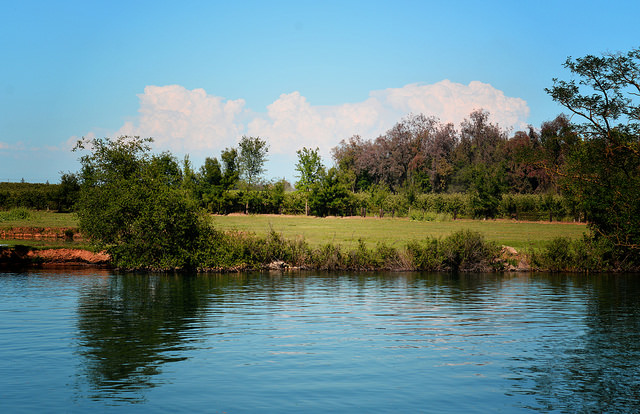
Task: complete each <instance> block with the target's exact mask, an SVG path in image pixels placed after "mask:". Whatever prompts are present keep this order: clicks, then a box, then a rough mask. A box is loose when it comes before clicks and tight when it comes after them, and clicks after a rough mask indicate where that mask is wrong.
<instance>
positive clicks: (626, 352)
mask: <svg viewBox="0 0 640 414" xmlns="http://www.w3.org/2000/svg"><path fill="white" fill-rule="evenodd" d="M538 277H539V278H543V276H538ZM544 280H547V281H548V282H549V286H551V287H552V288H553V290H554V291H555V294H559V295H558V297H564V298H566V297H567V295H571V296H575V293H572V292H579V293H580V296H581V298H584V301H585V302H584V304H585V306H584V313H583V314H582V315H581V319H582V322H583V327H584V329H583V331H582V332H580V333H579V335H576V336H575V337H565V338H564V339H563V340H562V341H560V340H558V339H555V340H552V341H546V342H545V343H540V344H539V346H540V347H541V350H540V352H539V353H540V354H541V357H540V358H539V359H538V360H536V361H532V364H531V365H530V366H529V365H524V366H522V367H520V368H519V371H520V373H521V374H522V375H523V376H524V377H526V378H528V379H530V380H531V382H532V387H531V388H532V389H531V390H527V391H526V392H527V393H530V394H535V396H536V398H535V400H536V404H534V405H530V406H528V408H530V409H534V410H537V411H541V412H548V411H551V410H561V411H565V412H608V413H611V412H624V413H627V412H640V306H639V303H638V294H639V293H640V276H639V275H595V276H590V277H587V276H581V277H575V276H572V277H569V276H566V275H565V276H545V277H544ZM545 354H546V355H545Z"/></svg>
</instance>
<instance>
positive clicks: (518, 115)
mask: <svg viewBox="0 0 640 414" xmlns="http://www.w3.org/2000/svg"><path fill="white" fill-rule="evenodd" d="M139 98H140V109H139V117H138V119H137V121H135V122H128V123H126V124H125V125H124V126H123V127H122V128H121V129H120V130H119V131H118V133H117V134H118V135H140V136H145V137H146V136H151V137H153V138H154V140H155V142H156V147H157V148H159V149H170V150H173V151H177V152H183V153H193V152H197V151H201V150H209V151H207V152H216V151H219V150H221V149H223V148H225V147H227V146H232V145H235V144H236V143H237V142H238V139H239V137H240V136H241V135H243V134H248V135H252V136H260V137H263V138H265V139H266V140H267V141H268V142H269V144H270V146H271V151H270V152H271V153H273V154H285V155H292V154H295V151H296V150H298V149H300V148H302V147H303V146H306V147H312V148H315V147H320V149H321V151H322V152H323V153H324V154H328V153H329V150H330V149H331V148H332V147H334V146H335V145H337V144H338V143H339V142H340V140H342V139H344V138H348V137H350V136H352V135H354V134H359V135H361V136H362V137H364V138H374V137H376V136H377V135H379V134H381V133H383V132H385V131H386V130H387V129H389V128H390V127H392V126H393V124H394V123H396V122H397V121H399V120H400V119H401V118H402V117H404V116H406V115H407V114H409V113H414V114H418V113H423V114H425V115H427V116H437V117H438V118H440V120H442V121H444V122H453V123H454V124H456V125H458V124H459V123H460V122H461V121H462V120H463V119H464V118H466V117H467V116H468V115H469V114H470V113H471V112H472V111H473V110H476V109H481V108H482V109H485V110H487V111H489V112H490V113H491V120H492V122H497V123H498V124H500V125H501V126H502V127H503V128H513V129H520V128H522V127H524V126H525V124H526V119H527V117H528V116H529V108H528V106H527V103H526V102H525V101H524V100H522V99H520V98H510V97H506V96H505V95H504V93H503V92H502V91H500V90H498V89H496V88H494V87H493V86H491V85H489V84H486V83H482V82H477V81H474V82H471V83H469V85H462V84H459V83H454V82H451V81H448V80H443V81H441V82H438V83H435V84H429V85H423V84H409V85H406V86H403V87H401V88H390V89H384V90H377V91H372V92H371V93H370V94H369V97H368V98H367V99H366V100H364V101H362V102H356V103H346V104H340V105H333V106H317V105H316V106H314V105H312V104H311V103H309V101H308V100H307V99H306V98H305V97H304V96H302V95H300V93H299V92H292V93H286V94H283V95H281V96H280V97H279V98H278V99H277V100H275V101H274V102H273V103H271V104H270V105H269V106H268V107H267V111H266V113H264V112H262V113H259V112H258V113H253V112H250V111H248V110H247V109H245V101H244V100H243V99H237V100H226V99H224V98H221V97H218V96H214V95H209V94H207V93H206V92H205V91H204V90H203V89H194V90H188V89H186V88H184V87H182V86H179V85H169V86H147V87H146V88H145V90H144V93H143V94H141V95H139Z"/></svg>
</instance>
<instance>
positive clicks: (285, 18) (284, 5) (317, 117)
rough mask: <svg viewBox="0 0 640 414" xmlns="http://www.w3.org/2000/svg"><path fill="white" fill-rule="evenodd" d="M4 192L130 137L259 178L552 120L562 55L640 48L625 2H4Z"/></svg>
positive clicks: (0, 54) (0, 89)
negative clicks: (384, 145)
mask: <svg viewBox="0 0 640 414" xmlns="http://www.w3.org/2000/svg"><path fill="white" fill-rule="evenodd" d="M0 10H2V12H1V13H0V181H20V180H22V179H24V180H25V181H28V182H47V181H48V182H51V183H55V182H59V180H60V174H61V173H62V172H74V171H78V169H79V162H78V158H79V157H80V156H81V155H82V153H78V152H73V151H72V148H73V146H74V144H75V143H76V142H77V140H78V139H81V138H82V137H87V138H92V137H117V136H120V135H139V136H143V137H152V138H153V139H154V144H153V149H154V152H162V151H170V152H172V153H173V154H174V155H175V156H176V157H178V159H180V160H182V159H184V157H185V156H189V159H190V160H191V162H192V164H193V165H194V167H196V168H199V166H201V165H202V163H203V162H204V159H205V157H219V156H220V152H221V151H222V150H224V149H225V148H227V147H232V146H236V145H237V143H238V142H239V140H240V138H241V137H242V136H243V135H248V136H259V137H260V138H262V139H264V140H265V141H267V142H268V144H269V155H268V162H267V164H266V168H267V172H266V174H265V178H266V179H269V180H271V179H274V180H275V179H280V178H285V179H287V180H288V181H290V182H291V183H295V181H296V173H295V163H296V160H297V157H296V151H297V150H299V149H301V148H303V147H307V148H312V149H313V148H316V147H317V148H318V149H319V150H320V154H321V155H322V156H323V161H324V163H325V165H327V166H331V165H332V159H331V156H330V153H331V148H333V147H335V146H336V145H338V144H339V142H340V141H341V140H343V139H348V138H349V137H351V136H353V135H355V134H357V135H360V136H361V137H363V138H364V139H374V138H375V137H377V136H379V135H380V134H383V133H384V132H385V131H387V130H388V129H390V128H391V127H392V126H393V125H394V124H395V123H396V122H398V121H400V120H401V119H402V118H403V117H406V116H407V115H409V114H418V113H423V114H425V115H427V116H435V117H438V118H439V119H440V120H441V121H443V122H453V123H454V124H455V125H459V123H460V122H461V121H463V120H464V119H465V118H466V117H468V115H469V114H470V113H471V112H472V111H473V110H477V109H484V110H486V111H488V112H489V113H490V114H491V118H490V119H491V121H492V122H495V123H498V124H499V125H500V126H502V127H503V128H505V129H509V130H510V131H512V132H515V131H517V130H519V129H525V128H526V127H527V125H532V126H534V127H536V128H539V127H540V125H541V124H542V123H543V122H545V121H549V120H552V119H553V118H555V117H556V116H557V115H558V114H560V113H562V112H563V108H562V107H560V106H559V105H557V104H556V103H555V102H553V101H552V100H551V98H550V97H549V96H548V95H547V94H546V92H545V90H544V89H545V88H548V87H550V86H552V85H553V80H552V79H553V78H560V79H570V78H571V77H570V74H569V73H568V72H567V70H566V69H564V68H563V66H562V64H563V63H564V62H565V60H566V59H567V57H569V56H572V57H574V58H575V57H581V56H585V55H588V54H595V55H600V54H604V53H615V52H626V51H628V50H631V49H634V48H637V47H640V30H639V29H638V25H637V17H638V16H639V15H640V2H638V1H634V0H629V1H616V0H609V1H588V0H581V1H544V0H540V1H520V2H513V1H490V0H487V1H482V2H481V1H456V0H449V1H437V2H436V1H427V0H424V1H403V0H394V1H373V0H368V1H347V0H342V1H303V0H297V1H241V0H238V1H233V2H232V1H224V2H223V1H189V0H183V1H162V0H153V1H136V0H126V1H120V0H110V1H86V0H82V1H65V0H57V1H32V0H0Z"/></svg>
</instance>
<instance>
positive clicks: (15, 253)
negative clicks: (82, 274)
mask: <svg viewBox="0 0 640 414" xmlns="http://www.w3.org/2000/svg"><path fill="white" fill-rule="evenodd" d="M110 259H111V258H110V256H109V255H108V254H106V253H93V252H90V251H87V250H80V249H43V250H31V249H22V248H4V249H0V264H5V265H19V264H38V265H42V266H49V265H52V266H55V265H79V266H82V265H108V264H109V261H110Z"/></svg>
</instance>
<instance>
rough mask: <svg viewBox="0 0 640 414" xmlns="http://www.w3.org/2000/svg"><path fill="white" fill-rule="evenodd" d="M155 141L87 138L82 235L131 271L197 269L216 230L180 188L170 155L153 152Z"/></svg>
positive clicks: (80, 146) (80, 205) (80, 209)
mask: <svg viewBox="0 0 640 414" xmlns="http://www.w3.org/2000/svg"><path fill="white" fill-rule="evenodd" d="M150 142H151V139H141V138H139V137H119V138H117V139H115V140H112V139H109V138H105V139H91V140H86V139H85V140H83V141H80V142H79V143H78V145H77V146H76V149H77V150H83V149H85V148H87V147H89V148H90V150H91V153H90V154H88V155H84V156H82V157H81V159H80V162H81V164H82V170H81V173H80V178H81V192H80V198H79V200H78V218H79V223H80V228H81V231H82V233H83V234H84V235H85V236H87V237H89V238H90V239H91V241H92V243H94V245H95V246H96V247H97V248H101V249H105V250H106V251H107V252H108V253H109V254H110V255H111V256H112V260H113V262H114V264H115V265H116V266H119V267H123V268H129V269H139V268H148V269H176V268H194V267H196V265H197V263H196V260H195V252H197V251H198V250H199V249H200V247H201V245H202V243H204V242H205V241H206V238H207V237H208V235H209V234H210V232H211V230H210V227H209V226H208V225H207V223H206V222H205V221H204V219H203V218H202V217H201V216H200V214H199V212H198V209H197V207H196V205H195V203H194V202H193V201H192V199H190V198H189V197H187V196H186V193H185V192H184V190H182V189H181V188H180V187H179V185H178V184H179V183H180V182H181V174H179V173H178V172H179V168H176V166H177V165H178V164H177V162H176V161H175V160H174V159H173V158H172V157H171V156H170V155H169V154H161V155H159V156H151V155H150V154H149V151H150V147H149V143H150Z"/></svg>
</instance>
